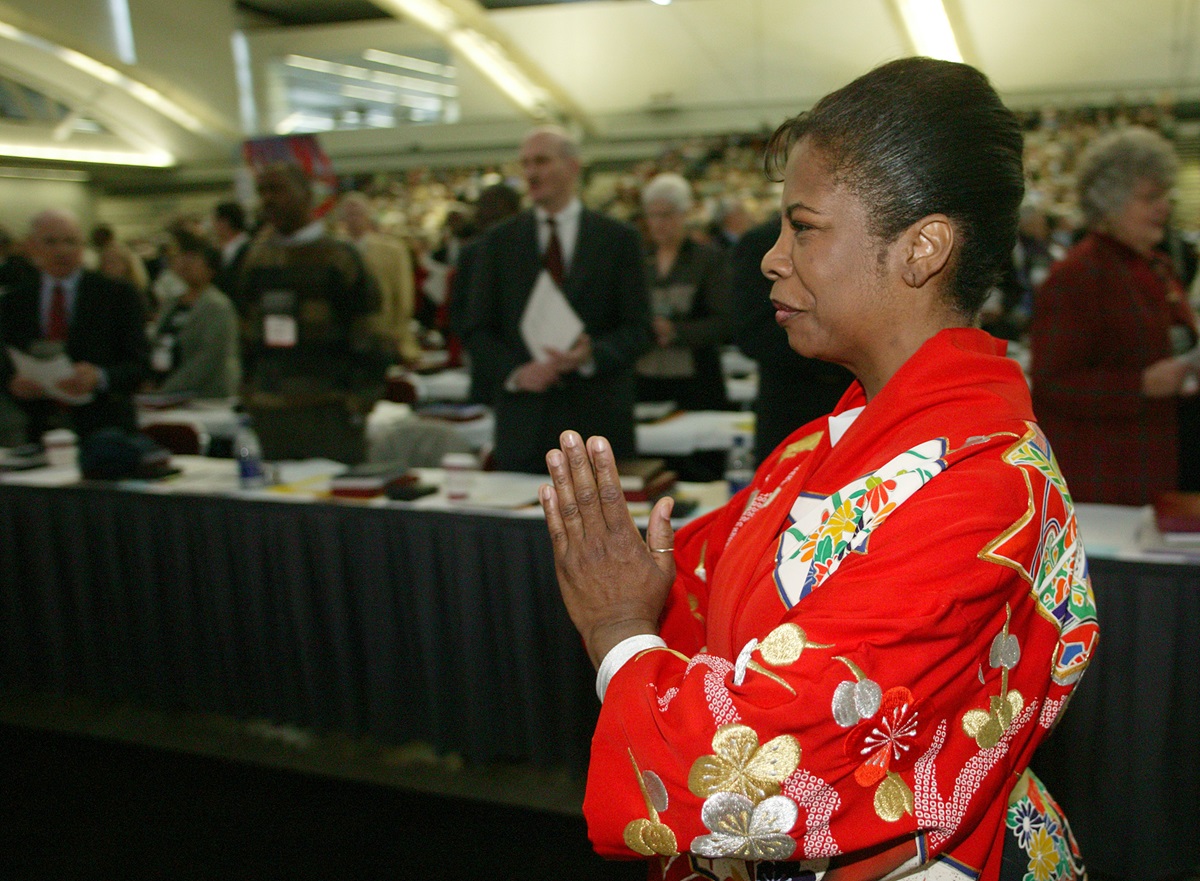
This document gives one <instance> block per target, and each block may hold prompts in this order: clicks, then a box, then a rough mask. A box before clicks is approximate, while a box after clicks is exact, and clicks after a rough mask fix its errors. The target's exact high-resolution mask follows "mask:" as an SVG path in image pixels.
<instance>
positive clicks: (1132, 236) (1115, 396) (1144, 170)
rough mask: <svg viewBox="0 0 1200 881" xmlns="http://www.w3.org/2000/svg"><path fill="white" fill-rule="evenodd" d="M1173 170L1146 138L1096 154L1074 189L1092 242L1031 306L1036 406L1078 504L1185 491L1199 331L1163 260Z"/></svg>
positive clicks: (1141, 134) (1158, 145) (1143, 133)
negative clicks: (1182, 406)
mask: <svg viewBox="0 0 1200 881" xmlns="http://www.w3.org/2000/svg"><path fill="white" fill-rule="evenodd" d="M1177 164H1178V163H1177V161H1176V159H1175V153H1174V151H1173V150H1172V148H1171V145H1170V144H1169V143H1167V141H1166V140H1165V139H1164V138H1163V137H1161V136H1160V135H1158V134H1155V133H1154V132H1151V131H1149V130H1147V129H1138V128H1132V129H1126V130H1123V131H1119V132H1116V133H1114V134H1112V135H1108V136H1107V137H1105V138H1102V139H1101V140H1099V141H1097V142H1096V143H1095V144H1093V145H1092V147H1091V148H1090V149H1089V150H1088V152H1087V153H1086V154H1085V155H1084V157H1083V159H1082V160H1081V162H1080V170H1079V180H1078V188H1079V204H1080V207H1081V208H1082V210H1083V214H1084V219H1085V221H1086V224H1087V227H1088V233H1087V235H1086V236H1085V237H1084V238H1083V239H1082V240H1081V241H1080V242H1079V244H1077V245H1076V246H1075V247H1074V248H1072V249H1071V251H1070V252H1068V254H1067V256H1066V257H1065V258H1064V259H1063V260H1062V262H1060V263H1058V264H1057V265H1056V266H1055V267H1054V268H1053V269H1052V270H1051V272H1050V276H1049V277H1048V278H1047V279H1046V281H1045V283H1044V284H1043V285H1042V287H1041V288H1039V289H1038V291H1037V292H1036V294H1035V295H1034V306H1033V325H1032V329H1031V330H1032V340H1031V343H1032V345H1031V352H1032V371H1031V372H1032V377H1033V406H1034V410H1035V411H1037V415H1038V421H1039V422H1040V423H1041V425H1042V428H1043V429H1044V430H1045V432H1046V435H1047V436H1048V437H1049V438H1050V440H1051V441H1052V442H1053V443H1054V452H1055V454H1056V455H1057V456H1058V462H1059V465H1060V466H1061V467H1062V471H1063V474H1064V475H1065V476H1066V478H1067V480H1068V481H1069V482H1070V484H1071V491H1072V493H1073V494H1074V496H1075V500H1076V501H1077V502H1104V503H1108V504H1117V505H1145V504H1148V503H1149V502H1152V501H1153V500H1154V496H1155V495H1156V494H1157V493H1159V492H1162V491H1164V490H1170V489H1175V488H1177V484H1178V480H1179V421H1178V398H1179V396H1180V395H1181V394H1184V393H1185V392H1186V391H1188V389H1189V384H1190V382H1191V381H1189V380H1188V376H1189V375H1190V373H1191V372H1194V370H1195V366H1194V365H1193V364H1191V363H1190V362H1189V361H1187V360H1186V359H1183V358H1180V357H1176V356H1178V355H1181V354H1182V353H1183V352H1185V351H1187V350H1188V349H1190V348H1192V347H1193V346H1195V344H1196V319H1195V316H1194V315H1193V314H1192V311H1191V309H1190V308H1189V307H1188V304H1187V299H1186V297H1185V295H1184V290H1183V287H1182V286H1181V285H1180V283H1179V282H1178V280H1177V279H1176V278H1175V277H1174V275H1173V274H1172V272H1171V263H1170V260H1169V259H1168V258H1167V256H1166V255H1165V254H1163V253H1160V252H1159V251H1158V250H1156V248H1157V246H1158V244H1159V243H1160V242H1161V241H1162V240H1163V235H1164V232H1165V230H1166V226H1167V221H1168V219H1169V217H1170V214H1171V200H1170V196H1171V187H1172V186H1173V185H1174V183H1175V173H1176V168H1177ZM1193 381H1194V380H1193ZM1192 391H1193V392H1194V389H1192Z"/></svg>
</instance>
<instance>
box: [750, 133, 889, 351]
mask: <svg viewBox="0 0 1200 881" xmlns="http://www.w3.org/2000/svg"><path fill="white" fill-rule="evenodd" d="M782 209H783V210H782V215H781V218H780V231H779V238H778V240H777V241H776V242H775V245H774V246H773V247H772V248H771V250H770V251H768V252H767V255H766V256H765V257H764V258H763V262H762V268H763V273H764V274H765V275H766V276H767V277H768V278H770V279H771V280H772V281H773V282H774V285H773V286H772V288H771V302H772V304H773V305H774V306H775V320H776V321H777V322H778V323H779V324H780V326H781V327H783V329H784V330H785V331H787V335H788V343H789V345H790V346H791V347H792V348H793V349H794V350H795V351H797V352H799V353H800V354H801V355H804V356H805V357H808V358H821V359H823V360H826V361H834V362H836V363H838V364H843V365H845V366H847V367H849V368H850V369H851V370H852V371H855V372H856V373H857V372H858V371H856V370H855V365H856V364H858V363H861V362H862V360H863V358H864V357H865V356H866V355H867V353H868V352H869V351H871V350H872V348H873V347H875V346H876V345H878V344H879V343H881V342H882V341H883V340H885V339H886V338H887V337H888V335H889V330H894V328H889V327H888V325H889V323H890V322H891V321H892V319H891V318H890V317H889V315H888V314H887V310H885V308H884V306H885V304H886V303H887V302H888V301H889V296H888V292H887V290H886V287H885V284H884V275H885V272H884V264H883V263H881V255H882V250H883V248H884V246H883V245H882V244H881V243H880V241H879V240H878V239H876V238H875V237H874V236H872V235H871V234H870V232H869V227H868V224H867V221H868V217H869V213H868V210H867V206H866V205H865V204H864V203H863V202H862V200H861V199H859V198H858V197H857V196H856V195H854V194H852V193H851V192H849V191H848V190H847V189H846V188H845V187H843V186H841V185H839V184H836V183H835V181H834V179H833V176H832V174H831V173H830V172H829V170H828V168H827V163H826V161H825V158H824V156H823V155H822V154H821V152H820V151H819V150H818V149H816V148H815V147H813V145H812V144H811V143H810V141H809V140H808V139H807V138H805V139H802V140H801V141H800V142H799V143H798V144H797V145H796V146H795V147H793V148H792V152H791V155H790V156H789V157H788V162H787V168H786V169H785V171H784V179H783V202H782Z"/></svg>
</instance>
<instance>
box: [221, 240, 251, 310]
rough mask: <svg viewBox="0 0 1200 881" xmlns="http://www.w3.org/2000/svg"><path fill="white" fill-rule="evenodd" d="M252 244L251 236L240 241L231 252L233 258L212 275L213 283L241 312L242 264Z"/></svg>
mask: <svg viewBox="0 0 1200 881" xmlns="http://www.w3.org/2000/svg"><path fill="white" fill-rule="evenodd" d="M252 244H254V239H253V238H247V239H246V241H244V242H242V244H241V247H239V248H238V249H237V250H236V251H235V252H234V254H233V259H232V260H230V261H229V262H228V263H226V264H223V265H222V266H221V271H220V272H218V273H217V274H216V275H214V276H213V285H214V286H215V287H216V289H217V290H219V291H220V292H221V293H223V294H224V295H225V296H227V297H229V299H230V300H231V301H232V302H233V304H234V306H235V307H237V309H238V313H239V314H241V313H242V312H243V311H244V310H243V309H242V304H241V296H242V288H241V284H242V266H243V265H244V264H245V262H246V254H247V253H248V252H249V250H250V246H251V245H252Z"/></svg>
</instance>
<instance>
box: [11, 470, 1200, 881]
mask: <svg viewBox="0 0 1200 881" xmlns="http://www.w3.org/2000/svg"><path fill="white" fill-rule="evenodd" d="M212 467H216V466H212ZM1141 516H1142V514H1141V513H1140V512H1138V511H1136V510H1131V509H1110V508H1104V507H1100V506H1095V507H1093V506H1081V511H1080V519H1081V523H1082V530H1083V536H1084V541H1085V544H1086V545H1087V546H1088V547H1089V553H1090V556H1091V572H1092V578H1093V583H1094V586H1095V590H1096V595H1097V601H1098V607H1099V615H1100V624H1101V628H1102V630H1101V642H1100V647H1099V649H1098V651H1097V653H1096V656H1095V659H1094V660H1093V662H1092V665H1091V667H1090V669H1089V670H1088V671H1087V673H1086V675H1085V676H1084V678H1083V681H1082V683H1081V684H1080V686H1079V688H1078V689H1077V691H1076V693H1075V696H1074V698H1073V700H1072V703H1071V706H1070V709H1069V711H1068V712H1067V714H1066V716H1065V718H1064V720H1063V722H1062V724H1061V725H1060V726H1059V728H1058V729H1057V730H1056V731H1055V732H1054V733H1053V734H1052V735H1051V737H1050V738H1049V739H1048V741H1047V742H1046V744H1045V745H1044V746H1043V748H1042V749H1041V750H1039V753H1038V755H1037V756H1036V759H1035V768H1036V769H1037V770H1038V772H1039V773H1040V774H1041V775H1042V776H1043V778H1044V779H1045V780H1046V781H1047V783H1048V785H1049V787H1050V789H1051V791H1052V792H1053V793H1054V795H1055V796H1056V797H1057V798H1058V800H1059V801H1060V802H1061V803H1062V805H1063V806H1064V808H1065V809H1066V811H1067V813H1068V816H1069V817H1070V818H1071V820H1072V824H1073V826H1074V829H1075V832H1076V835H1077V837H1078V838H1079V841H1080V844H1081V846H1082V848H1083V851H1084V855H1085V857H1086V859H1087V861H1088V865H1089V868H1090V869H1091V870H1092V872H1093V873H1094V874H1097V875H1104V876H1111V877H1114V878H1135V877H1136V878H1138V879H1147V881H1158V879H1167V878H1169V877H1171V876H1172V875H1177V874H1180V873H1182V872H1185V871H1188V870H1190V869H1193V868H1194V867H1195V866H1196V865H1197V864H1198V863H1200V835H1198V834H1197V831H1198V830H1200V726H1198V725H1197V720H1200V677H1197V676H1196V675H1195V666H1196V659H1197V658H1198V657H1200V564H1198V563H1197V562H1195V561H1187V560H1183V559H1176V558H1171V557H1158V556H1153V555H1147V554H1144V553H1142V552H1140V551H1139V550H1138V548H1137V546H1136V544H1134V543H1133V542H1132V539H1131V536H1132V533H1133V530H1134V529H1135V527H1136V525H1137V521H1138V518H1139V517H1141ZM0 535H2V536H4V541H3V542H0V686H2V687H3V688H5V689H16V690H31V691H42V692H53V693H60V694H66V695H71V694H82V695H85V696H90V697H95V698H99V699H110V700H114V701H131V702H136V703H138V704H142V705H145V706H148V707H151V708H165V709H186V710H201V711H213V712H219V713H226V714H232V715H234V716H239V717H243V718H267V719H269V720H271V721H274V722H278V723H290V724H295V725H299V726H303V727H307V728H313V729H317V730H325V731H344V732H349V733H354V734H366V735H370V736H372V737H376V738H378V739H379V740H381V741H385V742H396V743H403V742H407V741H411V740H420V741H424V742H427V743H429V744H431V745H432V746H433V747H434V748H435V749H436V750H438V751H440V752H451V751H453V752H458V753H461V754H462V755H464V756H465V757H466V758H467V759H468V760H469V761H473V762H490V761H510V760H511V761H522V762H530V763H533V764H535V765H538V766H542V767H548V768H555V767H557V768H562V767H565V768H568V769H570V770H572V771H574V772H577V773H578V772H581V771H582V770H583V769H584V767H585V765H586V756H587V748H588V742H589V739H590V736H591V732H592V727H593V724H594V721H595V717H596V712H597V702H596V698H595V693H594V691H593V674H592V670H591V666H590V664H589V663H588V661H587V658H586V657H585V655H584V653H583V650H582V648H581V646H580V643H579V639H578V637H577V636H576V634H575V632H574V630H573V628H572V626H571V624H570V622H569V621H568V620H567V618H566V615H565V613H564V612H563V610H562V606H561V602H560V600H559V596H558V589H557V585H556V582H555V576H554V567H553V561H552V558H551V552H550V547H549V542H548V540H547V537H546V530H545V526H544V524H543V523H542V522H541V521H540V519H539V518H538V517H536V516H521V515H509V514H503V515H502V514H487V513H482V512H479V511H449V510H443V509H439V508H438V507H436V506H434V505H431V504H429V503H428V502H427V501H425V502H422V503H416V504H412V505H384V506H364V505H353V504H335V503H329V502H312V501H303V502H297V501H292V500H289V499H288V497H279V498H271V497H269V496H267V495H266V494H261V493H260V494H258V495H257V496H254V497H236V496H235V495H201V494H196V495H192V494H188V493H162V494H159V493H147V492H133V491H130V490H128V489H125V488H121V487H104V486H62V487H39V486H20V485H13V484H7V483H2V482H0Z"/></svg>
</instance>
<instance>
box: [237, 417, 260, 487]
mask: <svg viewBox="0 0 1200 881" xmlns="http://www.w3.org/2000/svg"><path fill="white" fill-rule="evenodd" d="M233 454H234V455H235V456H237V463H238V484H239V485H240V486H241V487H242V489H254V488H256V487H261V486H266V485H267V471H266V469H265V468H264V467H263V455H262V444H261V443H259V441H258V434H256V433H255V431H254V428H253V426H251V425H250V415H249V414H248V413H242V414H240V415H239V416H238V430H237V435H236V436H235V437H234V440H233Z"/></svg>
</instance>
